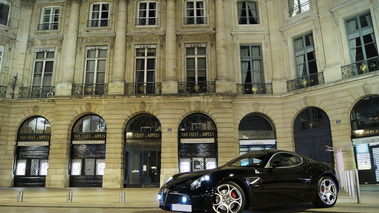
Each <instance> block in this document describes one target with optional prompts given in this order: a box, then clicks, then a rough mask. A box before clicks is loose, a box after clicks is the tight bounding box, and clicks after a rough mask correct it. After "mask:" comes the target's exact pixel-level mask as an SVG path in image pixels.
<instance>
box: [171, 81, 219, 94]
mask: <svg viewBox="0 0 379 213" xmlns="http://www.w3.org/2000/svg"><path fill="white" fill-rule="evenodd" d="M178 93H216V82H214V81H197V82H194V81H187V82H179V83H178Z"/></svg>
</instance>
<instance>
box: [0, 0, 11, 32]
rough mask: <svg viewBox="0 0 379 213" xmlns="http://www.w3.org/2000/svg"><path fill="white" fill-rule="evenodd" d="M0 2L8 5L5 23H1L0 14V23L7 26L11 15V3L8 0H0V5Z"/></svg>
mask: <svg viewBox="0 0 379 213" xmlns="http://www.w3.org/2000/svg"><path fill="white" fill-rule="evenodd" d="M2 4H3V5H6V6H8V7H9V9H8V16H7V17H6V20H5V21H6V23H5V24H4V23H3V22H4V21H3V20H2V19H1V16H0V24H1V25H4V26H9V23H10V17H11V9H12V3H10V2H8V1H5V0H0V5H2ZM0 15H1V14H0Z"/></svg>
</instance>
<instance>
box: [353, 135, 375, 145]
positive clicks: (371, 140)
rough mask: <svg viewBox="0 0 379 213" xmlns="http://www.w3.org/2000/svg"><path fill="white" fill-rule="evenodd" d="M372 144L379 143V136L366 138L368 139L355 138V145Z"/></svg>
mask: <svg viewBox="0 0 379 213" xmlns="http://www.w3.org/2000/svg"><path fill="white" fill-rule="evenodd" d="M371 143H379V136H374V137H366V138H354V139H353V144H354V145H358V144H371Z"/></svg>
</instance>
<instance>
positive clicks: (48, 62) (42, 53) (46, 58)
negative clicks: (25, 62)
mask: <svg viewBox="0 0 379 213" xmlns="http://www.w3.org/2000/svg"><path fill="white" fill-rule="evenodd" d="M53 68H54V49H44V50H39V51H37V52H36V53H35V58H34V74H33V83H32V94H31V96H32V97H34V98H47V97H48V93H49V92H50V91H51V81H52V77H53Z"/></svg>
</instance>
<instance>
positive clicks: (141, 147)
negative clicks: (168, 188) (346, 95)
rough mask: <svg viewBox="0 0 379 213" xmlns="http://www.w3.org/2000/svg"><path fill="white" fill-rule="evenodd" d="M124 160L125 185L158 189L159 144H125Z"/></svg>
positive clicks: (134, 142) (142, 142)
mask: <svg viewBox="0 0 379 213" xmlns="http://www.w3.org/2000/svg"><path fill="white" fill-rule="evenodd" d="M124 159H125V167H126V168H125V170H124V171H125V175H124V177H125V185H127V186H137V187H159V184H160V183H159V180H160V179H159V175H160V165H158V163H159V162H160V159H161V151H160V142H144V141H133V142H127V143H126V147H125V158H124Z"/></svg>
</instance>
